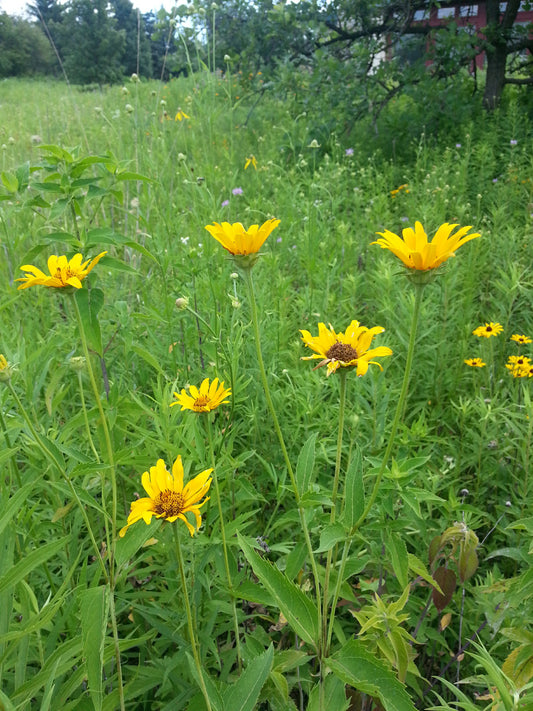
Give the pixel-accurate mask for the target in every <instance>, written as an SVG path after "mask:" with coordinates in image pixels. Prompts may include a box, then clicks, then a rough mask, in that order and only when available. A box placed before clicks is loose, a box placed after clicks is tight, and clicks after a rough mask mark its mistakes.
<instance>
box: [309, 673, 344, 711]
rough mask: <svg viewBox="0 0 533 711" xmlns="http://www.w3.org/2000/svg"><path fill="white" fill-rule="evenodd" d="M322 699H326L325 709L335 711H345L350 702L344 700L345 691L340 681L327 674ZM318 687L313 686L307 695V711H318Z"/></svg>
mask: <svg viewBox="0 0 533 711" xmlns="http://www.w3.org/2000/svg"><path fill="white" fill-rule="evenodd" d="M324 697H325V698H326V699H327V701H326V708H328V709H332V710H333V709H335V711H346V709H348V708H351V707H350V701H349V699H347V698H346V691H345V688H344V684H343V683H342V681H341V680H340V679H339V678H338V677H337V676H335V675H334V674H329V675H328V676H327V677H326V679H325V682H324ZM320 708H321V707H320V686H319V685H318V684H315V686H314V687H313V689H312V690H311V693H310V694H309V703H308V704H307V711H320Z"/></svg>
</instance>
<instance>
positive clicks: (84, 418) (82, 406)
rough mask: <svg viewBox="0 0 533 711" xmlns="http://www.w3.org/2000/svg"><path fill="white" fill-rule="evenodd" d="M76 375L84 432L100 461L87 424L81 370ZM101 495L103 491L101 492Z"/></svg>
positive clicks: (98, 459)
mask: <svg viewBox="0 0 533 711" xmlns="http://www.w3.org/2000/svg"><path fill="white" fill-rule="evenodd" d="M76 375H77V376H78V387H79V392H80V400H81V409H82V410H83V421H84V423H85V432H86V433H87V439H88V440H89V444H90V445H91V449H92V451H93V454H94V458H95V459H96V461H97V462H98V463H100V455H99V454H98V451H97V450H96V447H95V446H94V441H93V436H92V434H91V428H90V426H89V418H88V416H87V405H86V403H85V394H84V392H83V382H82V378H81V371H80V370H78V371H77V373H76ZM102 495H103V492H102Z"/></svg>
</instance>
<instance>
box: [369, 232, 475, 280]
mask: <svg viewBox="0 0 533 711" xmlns="http://www.w3.org/2000/svg"><path fill="white" fill-rule="evenodd" d="M457 226H458V225H450V224H448V223H447V222H445V223H444V224H443V225H441V226H440V227H439V229H438V230H437V232H436V234H435V236H434V237H433V239H432V240H431V242H428V237H427V234H426V233H425V231H424V228H423V227H422V224H421V223H420V222H415V228H414V229H413V228H412V227H407V228H406V229H404V230H402V237H403V238H402V237H399V236H398V235H396V234H394V233H393V232H390V231H389V230H385V232H377V233H376V234H378V235H381V236H382V239H378V240H376V241H375V242H372V244H379V246H380V247H381V248H382V249H390V251H391V252H392V253H393V254H395V255H396V256H397V257H398V259H400V260H401V261H402V262H403V263H404V264H405V266H406V267H408V268H409V269H416V270H417V271H427V270H428V269H436V268H437V267H439V266H440V265H441V264H443V263H444V262H445V261H446V260H447V259H448V258H449V257H454V256H455V252H456V250H457V249H459V247H460V246H461V245H463V244H465V242H469V241H470V240H471V239H475V238H476V237H479V236H480V235H479V234H478V233H475V234H470V235H468V234H467V232H468V230H469V229H471V227H470V226H469V227H461V228H460V229H458V230H457V232H456V233H455V234H453V235H452V234H451V233H452V231H453V230H454V228H455V227H457Z"/></svg>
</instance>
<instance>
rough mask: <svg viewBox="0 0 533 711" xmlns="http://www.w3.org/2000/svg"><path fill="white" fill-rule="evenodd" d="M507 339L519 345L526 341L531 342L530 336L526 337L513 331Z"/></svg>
mask: <svg viewBox="0 0 533 711" xmlns="http://www.w3.org/2000/svg"><path fill="white" fill-rule="evenodd" d="M509 340H511V341H514V342H515V343H519V344H520V345H521V346H523V345H525V344H526V343H532V342H533V341H531V338H528V337H527V336H520V335H519V334H518V333H514V334H513V335H512V336H511V338H510V339H509Z"/></svg>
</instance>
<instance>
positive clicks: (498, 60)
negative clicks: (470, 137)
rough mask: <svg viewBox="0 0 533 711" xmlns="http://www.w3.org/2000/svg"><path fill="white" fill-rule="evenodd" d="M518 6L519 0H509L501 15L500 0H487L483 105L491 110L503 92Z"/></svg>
mask: <svg viewBox="0 0 533 711" xmlns="http://www.w3.org/2000/svg"><path fill="white" fill-rule="evenodd" d="M519 7H520V0H509V1H508V2H507V3H506V9H505V12H504V13H503V15H502V14H501V13H500V1H499V0H487V4H486V8H487V27H486V28H485V36H486V45H485V52H486V55H487V79H486V83H485V93H484V94H483V106H484V107H485V108H486V109H487V110H488V111H493V110H494V109H495V108H496V107H497V106H498V104H499V103H500V99H501V96H502V93H503V87H504V86H505V68H506V65H507V55H508V54H509V39H510V35H511V32H512V27H513V24H514V22H515V20H516V15H517V13H518V8H519Z"/></svg>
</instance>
